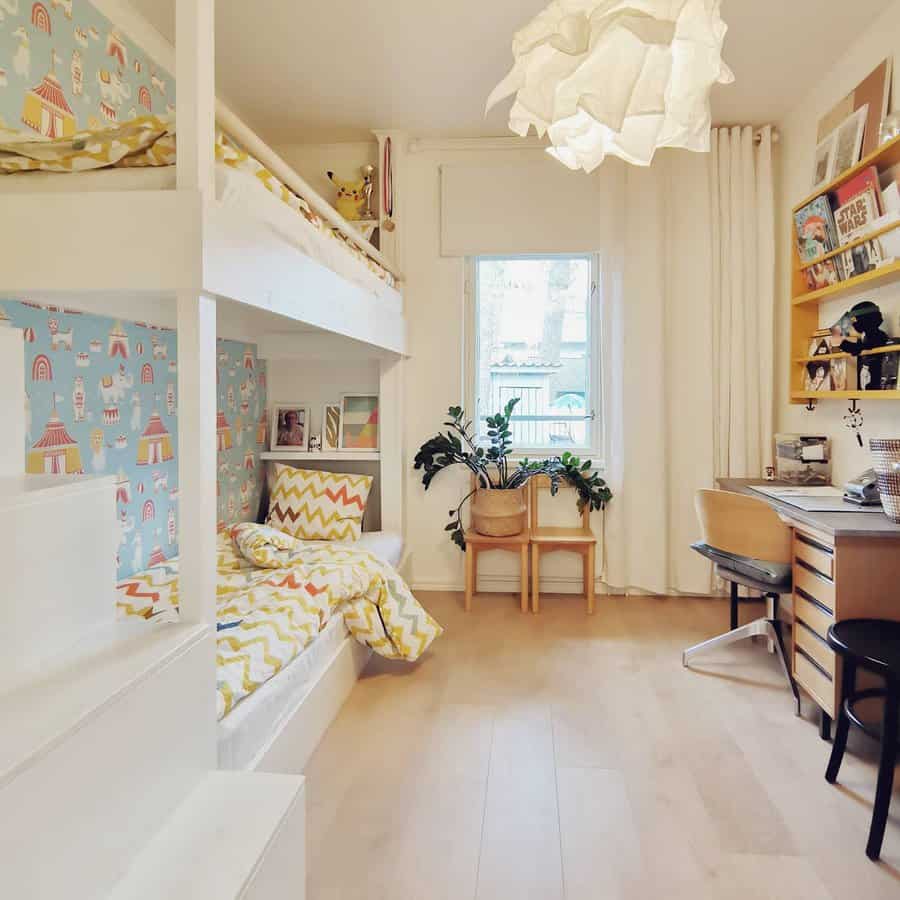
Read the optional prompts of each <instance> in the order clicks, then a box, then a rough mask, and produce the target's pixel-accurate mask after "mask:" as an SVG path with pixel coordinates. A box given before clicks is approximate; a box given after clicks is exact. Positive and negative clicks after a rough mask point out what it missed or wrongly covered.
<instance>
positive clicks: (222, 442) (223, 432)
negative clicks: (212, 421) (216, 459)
mask: <svg viewBox="0 0 900 900" xmlns="http://www.w3.org/2000/svg"><path fill="white" fill-rule="evenodd" d="M216 437H217V439H218V440H217V444H218V449H219V451H220V452H221V451H222V450H230V449H231V426H230V425H229V424H228V420H227V419H226V418H225V411H224V410H221V409H220V410H219V412H218V415H217V416H216Z"/></svg>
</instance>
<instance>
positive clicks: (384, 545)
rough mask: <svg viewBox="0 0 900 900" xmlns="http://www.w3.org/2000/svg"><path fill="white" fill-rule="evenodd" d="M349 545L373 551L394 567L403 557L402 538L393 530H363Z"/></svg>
mask: <svg viewBox="0 0 900 900" xmlns="http://www.w3.org/2000/svg"><path fill="white" fill-rule="evenodd" d="M351 546H353V547H359V548H360V549H361V550H368V551H369V552H370V553H374V554H375V555H376V556H377V557H379V559H383V560H384V561H385V562H387V563H390V564H391V565H392V566H393V567H394V568H395V569H396V568H397V566H399V565H400V560H401V559H402V558H403V538H402V537H400V535H399V534H395V533H394V532H393V531H364V532H363V533H362V535H361V536H360V538H359V540H358V541H357V542H356V543H355V544H352V545H351Z"/></svg>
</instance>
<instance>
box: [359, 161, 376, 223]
mask: <svg viewBox="0 0 900 900" xmlns="http://www.w3.org/2000/svg"><path fill="white" fill-rule="evenodd" d="M359 171H360V174H361V175H362V177H363V179H364V180H365V185H364V186H363V196H364V197H365V198H366V205H365V208H364V209H363V218H366V219H374V218H375V211H374V210H373V209H372V194H373V193H374V191H375V166H373V165H365V166H363V167H362V168H361V169H360V170H359Z"/></svg>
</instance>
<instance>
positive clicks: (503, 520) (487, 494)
mask: <svg viewBox="0 0 900 900" xmlns="http://www.w3.org/2000/svg"><path fill="white" fill-rule="evenodd" d="M526 512H527V505H526V503H525V488H517V489H515V490H512V491H504V490H498V489H494V490H486V489H484V488H479V489H478V490H477V491H476V492H475V496H474V498H473V499H472V527H473V528H474V529H475V530H476V531H477V532H478V533H479V534H485V535H487V536H488V537H511V536H512V535H514V534H521V533H522V532H523V531H524V530H525V515H526Z"/></svg>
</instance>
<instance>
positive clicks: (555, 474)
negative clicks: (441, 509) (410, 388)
mask: <svg viewBox="0 0 900 900" xmlns="http://www.w3.org/2000/svg"><path fill="white" fill-rule="evenodd" d="M518 402H519V398H518V397H516V398H514V399H512V400H510V401H509V403H507V404H506V406H505V407H504V408H503V411H502V412H498V413H495V414H494V415H493V416H488V418H487V419H486V420H485V423H486V425H487V443H486V446H481V445H479V444H478V443H477V442H476V436H475V431H474V429H473V427H472V420H471V419H468V418H467V417H466V414H465V411H464V410H463V408H462V407H461V406H451V407H450V409H449V410H448V411H447V415H448V419H447V421H445V422H444V426H445V427H446V428H447V431H446V432H438V433H437V434H436V435H435V436H434V437H432V438H429V439H428V440H427V441H425V443H424V444H422V446H421V447H419V450H418V452H417V453H416V457H415V468H416V469H417V470H418V469H421V470H422V484H423V485H424V486H425V490H426V491H427V490H428V488H429V487H430V486H431V482H432V481H434V478H435V476H436V475H437V474H438V472H442V471H443V470H444V469H449V468H451V467H452V466H465V467H466V468H467V469H469V471H471V472H472V474H473V475H474V476H475V478H476V485H477V487H476V488H475V490H478V489H479V488H480V489H482V490H501V491H512V490H516V489H518V488H521V487H524V486H525V485H526V484H527V483H528V481H529V479H531V478H534V477H536V476H538V475H545V476H547V477H548V478H549V479H550V492H551V493H552V494H556V493H557V491H558V490H559V485H560V482H563V481H564V482H566V483H567V484H569V485H571V486H572V487H573V488H575V490H576V492H577V494H578V499H577V506H578V511H579V512H582V511H583V510H584V508H585V506H589V507H590V509H591V510H595V509H603V508H604V507H605V506H606V504H607V503H608V502H609V501H610V500H611V499H612V492H611V491H610V489H609V487H608V486H607V484H606V482H605V481H604V480H603V479H602V478H601V477H600V476H599V475H598V474H597V473H596V472H594V471H593V466H592V463H591V461H590V460H589V459H587V460H584V461H582V460H580V459H579V458H578V457H577V456H573V455H572V454H571V453H569V452H568V451H566V452H565V453H563V454H562V456H552V457H549V458H544V459H535V460H529V459H523V460H520V461H519V463H518V465H512V466H511V465H510V459H509V456H510V454H511V452H512V448H513V442H512V430H511V429H510V419H511V418H512V414H513V410H514V409H515V408H516V404H517V403H518ZM475 490H472V491H469V493H468V494H466V496H465V497H463V499H462V502H461V503H460V504H459V506H457V507H456V509H451V510H449V511H448V515H449V517H450V521H449V522H448V523H447V525H446V527H445V530H446V531H448V532H450V538H451V540H452V541H453V543H454V544H456V546H457V547H459V548H460V550H465V548H466V539H465V532H464V529H463V525H462V510H463V507H464V506H465V505H466V503H467V502H468V501H469V499H470V498H471V497H472V495H473V494H474V493H475Z"/></svg>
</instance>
